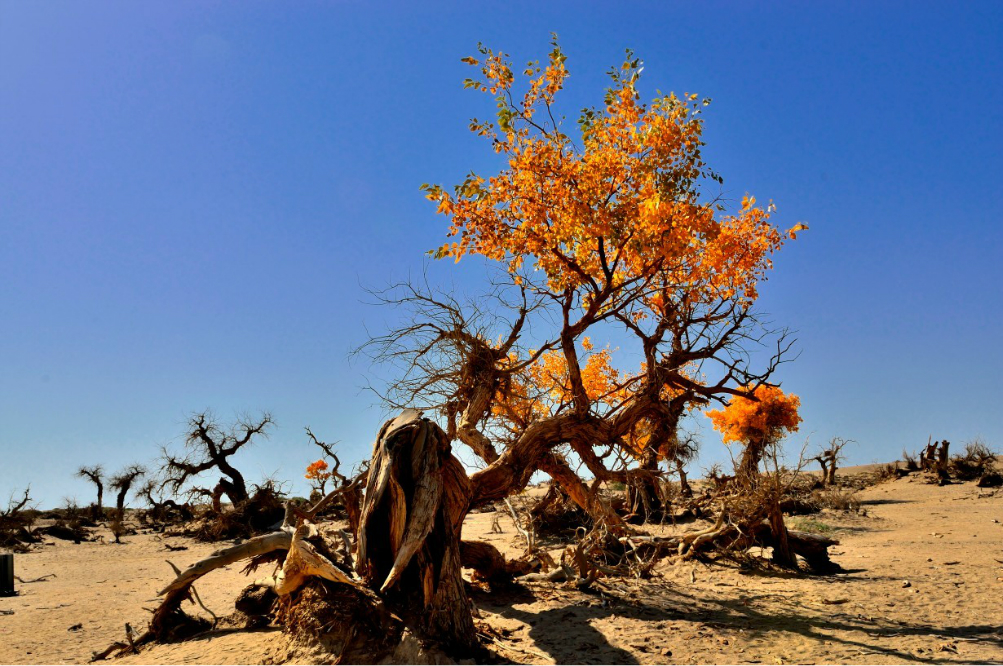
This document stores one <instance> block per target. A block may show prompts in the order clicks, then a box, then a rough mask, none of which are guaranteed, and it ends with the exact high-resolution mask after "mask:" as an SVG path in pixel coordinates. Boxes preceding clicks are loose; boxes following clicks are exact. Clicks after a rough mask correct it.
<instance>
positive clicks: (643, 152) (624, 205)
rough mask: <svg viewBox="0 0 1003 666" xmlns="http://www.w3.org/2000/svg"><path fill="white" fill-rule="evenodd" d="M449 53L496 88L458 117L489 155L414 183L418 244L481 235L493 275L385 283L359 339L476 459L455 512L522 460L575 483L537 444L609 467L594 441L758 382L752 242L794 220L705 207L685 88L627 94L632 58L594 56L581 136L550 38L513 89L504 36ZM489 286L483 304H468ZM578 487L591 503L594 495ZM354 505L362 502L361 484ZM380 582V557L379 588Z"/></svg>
mask: <svg viewBox="0 0 1003 666" xmlns="http://www.w3.org/2000/svg"><path fill="white" fill-rule="evenodd" d="M468 62H470V63H471V64H472V65H473V66H475V67H477V68H479V70H480V78H478V79H470V80H469V81H468V87H471V88H474V89H477V90H480V91H482V92H487V93H489V94H492V95H494V96H495V97H496V102H497V105H498V113H497V121H496V122H482V121H478V120H474V121H473V122H472V123H471V129H472V130H473V131H474V132H475V133H476V134H478V135H480V136H483V137H484V138H486V139H487V140H488V141H489V142H490V144H491V146H492V148H493V149H494V151H495V152H496V153H498V154H500V155H501V156H502V158H503V160H504V164H505V165H506V166H505V167H503V168H502V170H501V171H500V172H498V173H497V174H495V175H492V176H491V177H488V178H486V177H482V176H479V175H475V174H471V175H470V176H468V177H467V178H466V179H465V180H464V181H463V182H462V183H461V184H459V185H457V186H456V187H455V188H454V189H453V190H452V192H450V191H448V190H446V189H445V188H443V187H441V186H437V185H426V186H424V189H425V191H426V193H427V196H428V198H429V199H431V200H432V201H434V202H435V203H436V204H437V206H438V210H439V212H440V213H442V214H444V215H446V216H447V217H448V218H449V219H450V230H449V234H450V236H452V237H453V239H454V240H452V241H451V242H448V243H446V244H444V245H443V246H441V247H440V248H438V249H437V250H436V251H435V252H434V253H433V254H434V256H435V257H438V258H449V259H452V260H454V261H460V260H462V259H463V258H464V257H466V256H468V255H475V256H476V255H480V256H482V257H485V258H486V259H488V260H489V261H495V262H498V263H499V264H500V265H501V266H502V267H503V270H504V271H505V274H504V278H507V279H498V280H496V281H495V283H494V285H493V289H492V291H491V292H490V294H489V297H488V298H482V299H479V300H478V307H474V308H464V307H463V306H462V305H461V304H460V303H459V302H458V299H455V298H451V297H449V296H448V295H442V294H435V293H430V291H429V290H423V289H418V288H416V287H415V286H413V285H411V284H405V285H402V286H400V292H399V294H402V295H398V296H397V301H396V302H397V303H404V304H407V305H410V306H411V312H410V313H409V315H408V320H409V322H410V323H408V324H407V325H406V326H405V327H403V328H398V329H396V330H393V331H391V332H390V333H388V334H386V335H383V336H380V337H378V338H377V339H376V340H375V345H376V351H377V354H376V355H377V357H378V358H382V359H386V360H389V361H392V362H396V363H397V364H398V367H399V368H401V369H403V370H404V373H403V375H402V376H401V377H402V378H400V379H398V380H397V381H396V383H394V384H393V386H392V388H393V389H394V390H395V391H397V393H398V395H403V397H404V398H405V400H398V404H399V406H404V403H405V401H409V402H410V403H411V405H416V404H417V405H423V406H425V405H428V406H434V407H435V408H436V409H437V411H438V412H439V414H440V415H441V416H442V417H443V420H444V421H445V424H446V431H445V435H446V438H447V441H448V440H449V439H453V438H455V439H457V440H459V441H460V442H462V443H464V444H466V445H467V446H469V447H470V448H471V449H472V450H473V451H474V452H475V453H476V454H477V455H478V456H479V457H480V458H481V459H482V460H483V462H484V463H485V466H484V467H483V469H481V470H479V471H477V472H475V473H474V474H473V475H471V476H470V478H469V481H463V482H460V481H458V480H457V481H456V483H457V487H455V488H452V489H449V488H446V489H444V490H443V491H442V492H443V494H444V496H450V497H456V496H460V497H462V498H464V500H463V501H462V502H460V504H459V508H458V509H457V510H458V511H459V515H460V516H462V515H464V514H465V513H466V511H467V510H469V508H470V507H472V506H476V505H479V504H483V503H488V502H494V501H498V500H501V499H504V498H505V497H507V496H508V495H509V494H511V493H513V492H516V491H518V490H519V489H521V488H522V487H524V486H525V485H526V483H527V482H528V481H529V479H530V477H531V476H532V474H533V473H534V472H535V471H536V470H538V469H539V470H543V471H545V472H547V473H548V474H551V476H554V478H555V481H557V482H558V483H561V484H562V485H563V486H565V488H566V489H567V490H569V494H570V495H571V496H572V497H575V492H576V491H577V492H579V493H581V490H582V483H581V479H580V478H579V477H578V476H577V475H575V474H574V473H573V472H572V473H571V474H570V475H568V477H567V479H566V480H565V479H564V478H562V476H557V475H555V474H554V473H552V471H551V470H554V472H556V473H557V474H558V475H560V474H562V472H563V470H565V469H569V468H568V467H567V465H566V461H563V460H560V459H558V458H557V457H556V456H555V451H557V450H560V449H561V448H564V449H566V450H568V451H570V452H573V453H574V454H575V455H576V456H577V457H578V458H579V459H580V460H581V462H582V463H583V464H584V465H585V467H586V468H587V470H588V472H590V473H591V474H592V475H593V476H594V477H595V478H597V479H601V480H623V479H624V478H625V474H624V472H623V471H618V470H612V469H610V468H609V466H608V465H607V464H606V463H605V462H604V459H603V454H605V452H606V450H607V449H609V448H617V447H622V446H623V441H624V438H625V437H627V436H628V435H629V434H630V433H631V431H632V430H633V429H634V428H635V427H637V425H638V424H639V423H640V422H642V421H645V420H648V421H651V422H655V423H658V422H660V421H661V424H662V425H664V426H665V428H664V430H665V431H670V430H672V429H673V428H674V426H675V425H677V424H678V417H679V414H681V413H682V412H683V411H684V407H685V404H686V403H687V402H694V401H697V400H701V401H707V400H714V399H721V398H722V397H723V396H744V395H750V394H752V393H754V391H755V390H756V389H757V388H758V387H759V386H762V385H765V381H766V380H767V378H768V377H769V375H770V374H771V373H772V371H773V370H774V369H775V367H776V365H777V364H779V363H780V362H781V360H782V357H783V354H784V353H785V352H787V351H789V349H790V346H789V343H788V342H786V341H785V337H784V335H783V334H781V335H780V336H779V337H778V338H777V340H776V345H777V347H776V352H775V353H774V354H773V356H772V357H771V358H770V359H769V360H768V361H767V362H766V364H765V367H763V368H760V369H754V368H753V367H752V363H751V360H750V355H749V353H748V349H747V345H748V344H761V343H763V341H764V340H765V339H766V336H767V335H768V334H769V333H770V332H768V331H764V330H763V328H762V327H761V326H758V321H757V319H756V316H755V314H754V312H753V309H752V307H753V304H754V302H755V300H756V298H757V295H758V294H757V284H758V282H759V280H760V279H761V278H762V277H763V276H764V274H765V272H766V271H767V270H768V269H769V268H770V266H771V263H770V261H771V260H770V257H771V255H772V254H773V253H774V252H776V251H777V250H779V249H780V247H781V246H782V244H783V242H784V240H785V239H786V238H787V237H789V236H790V235H792V234H793V233H794V230H792V231H791V232H790V233H789V234H787V235H785V234H784V233H782V232H780V231H779V230H777V229H776V228H775V227H774V226H773V225H772V224H770V222H769V217H770V214H771V213H772V206H770V207H766V208H762V207H758V206H756V202H755V199H754V198H752V197H746V198H745V199H744V200H743V201H742V203H741V206H740V207H739V208H738V210H737V211H736V212H734V213H733V214H720V215H719V213H720V212H721V211H720V206H719V204H718V202H716V201H711V202H706V201H704V200H702V198H701V194H700V192H699V188H698V184H699V183H700V182H704V181H706V180H708V179H714V178H716V175H715V174H713V172H712V171H710V169H709V168H707V167H706V165H705V164H704V163H703V160H702V157H701V153H700V147H701V146H702V141H701V132H702V119H701V118H700V114H701V112H702V108H703V106H704V101H703V100H699V99H698V98H697V97H696V96H692V95H687V96H684V97H682V98H680V97H676V96H675V95H667V96H663V97H659V98H657V99H656V100H655V101H654V102H652V103H651V104H650V105H644V104H642V103H640V101H639V94H638V92H637V87H636V84H637V80H638V76H639V75H640V69H641V65H640V62H639V61H638V60H636V59H633V58H629V59H628V61H627V62H626V63H624V66H623V67H622V68H618V69H615V70H613V71H612V72H611V77H612V85H611V86H610V88H609V89H608V90H607V94H606V99H605V104H604V106H603V108H602V109H599V110H594V109H593V110H587V111H586V112H584V113H583V115H582V117H581V119H580V122H579V126H580V128H581V132H580V135H581V136H580V143H578V142H576V141H574V140H572V138H571V137H570V136H569V135H568V134H567V133H566V132H565V130H564V128H563V126H562V125H561V124H560V123H558V122H557V121H555V120H554V116H553V115H552V106H553V103H554V101H555V98H556V96H557V94H558V92H559V91H560V90H561V88H562V87H563V84H564V80H565V77H566V75H567V71H566V69H565V57H564V54H563V53H562V52H561V50H560V49H559V48H558V47H557V46H556V45H555V47H554V49H553V51H552V52H551V53H550V56H549V59H548V61H547V63H546V64H545V65H543V66H538V65H533V66H531V67H529V68H528V71H527V75H528V76H529V78H530V80H529V82H528V84H527V89H526V91H525V94H524V95H523V97H522V98H521V99H517V98H516V97H515V94H514V88H513V87H514V81H515V73H514V72H513V70H512V67H511V65H510V64H509V62H508V61H507V57H506V56H505V55H504V54H502V53H496V52H493V51H490V50H488V49H482V50H481V54H480V57H478V58H471V59H469V60H468ZM492 303H494V304H500V305H501V306H502V307H501V308H498V309H492V311H490V312H486V311H485V310H486V309H487V308H488V307H489V304H492ZM411 314H417V315H418V316H416V317H412V316H411ZM613 326H621V327H623V328H625V329H626V330H627V331H628V332H629V333H632V334H633V338H634V339H635V340H636V341H637V342H638V343H639V344H638V346H639V348H640V349H639V351H640V352H641V356H642V359H643V362H642V363H641V366H640V367H639V368H637V369H635V370H632V371H625V370H621V369H620V368H618V367H617V365H616V364H615V363H614V360H613V354H614V351H613V350H612V349H611V347H610V346H609V345H608V344H605V345H602V344H597V343H596V342H597V341H596V339H595V336H597V335H602V334H603V333H604V331H607V330H609V328H610V327H613ZM711 372H714V373H716V374H715V375H714V376H712V378H711V380H710V381H705V380H703V377H704V376H707V375H709V374H710V373H711ZM674 398H678V399H677V401H676V402H675V403H673V399H674ZM752 400H756V398H755V397H752ZM668 437H669V435H668V434H666V436H665V437H664V439H668ZM653 446H656V445H655V444H653ZM379 455H380V451H377V456H376V457H374V462H373V467H372V468H371V469H372V471H371V474H370V483H373V482H374V478H381V477H382V476H383V475H385V474H386V473H388V472H387V470H386V469H385V468H382V467H377V462H376V461H377V459H378V457H379ZM396 455H400V454H396ZM555 463H556V464H555ZM415 464H416V465H417V464H418V463H415ZM404 466H405V467H407V464H406V463H405V464H404ZM377 472H379V473H377ZM374 474H375V477H374ZM449 478H452V477H447V480H448V479H449ZM468 484H469V485H468ZM565 484H566V485H565ZM407 485H408V484H407V483H402V487H407ZM467 488H469V490H468V489H467ZM583 494H584V497H581V498H580V499H581V503H583V504H584V505H585V506H587V507H588V508H589V509H590V512H592V513H593V515H597V517H599V518H600V519H605V518H606V516H608V515H609V512H601V511H602V510H601V508H600V507H599V506H598V502H596V501H595V498H594V496H591V495H590V494H587V493H583ZM366 506H367V507H371V508H373V509H375V507H374V506H373V505H371V504H370V493H369V492H367V497H366ZM384 513H385V511H384ZM365 516H366V512H365V509H364V517H365ZM385 518H386V520H387V521H388V522H387V524H388V525H392V524H394V520H393V516H390V515H387V516H385ZM409 520H410V516H409ZM609 527H610V528H612V527H613V526H612V525H609ZM447 544H448V541H447ZM447 551H448V547H447ZM400 552H404V553H405V556H407V551H406V550H405V551H400ZM405 561H406V560H405ZM396 570H397V568H396V567H395V568H394V571H396ZM396 583H397V580H396V578H395V577H394V576H391V577H389V578H388V579H387V581H386V583H384V589H386V585H388V584H389V585H392V584H396ZM443 612H445V613H446V614H447V615H448V616H450V617H452V618H453V621H454V623H453V625H452V626H453V627H454V628H455V627H460V626H464V627H466V626H467V624H468V623H467V622H466V621H463V624H462V625H461V619H460V617H459V616H458V615H457V613H458V612H459V611H458V610H457V608H455V607H453V608H451V609H449V610H448V611H447V610H445V609H443ZM461 633H462V632H461ZM466 636H467V637H466V638H465V639H463V640H467V641H469V634H466ZM455 637H456V638H457V639H458V640H460V638H459V635H457V636H455Z"/></svg>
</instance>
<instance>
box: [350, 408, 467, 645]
mask: <svg viewBox="0 0 1003 666" xmlns="http://www.w3.org/2000/svg"><path fill="white" fill-rule="evenodd" d="M470 495H471V493H470V482H469V480H468V478H467V475H466V472H465V471H464V470H463V467H462V466H461V465H460V463H459V461H458V460H456V458H455V457H453V455H452V453H451V451H450V445H449V439H448V437H447V435H446V433H445V432H443V431H442V429H441V428H439V427H438V426H437V425H435V424H434V423H432V422H431V421H429V420H428V419H423V418H421V413H420V412H417V411H415V410H405V412H404V413H402V414H401V416H399V417H397V418H396V419H394V420H393V421H390V422H388V423H387V424H386V425H384V426H383V429H382V430H381V432H380V436H379V437H378V438H377V440H376V447H375V449H374V451H373V457H372V462H371V466H370V471H369V479H368V483H367V485H366V495H365V499H364V501H363V505H362V513H361V516H360V521H359V532H358V560H357V563H356V570H357V571H358V573H359V575H360V576H361V577H362V579H363V580H364V581H365V582H366V584H367V585H368V586H369V587H371V588H373V589H376V590H379V591H380V592H381V593H383V594H384V598H385V599H386V602H387V604H388V606H389V607H390V608H391V609H392V610H393V611H394V612H395V613H397V614H398V615H399V616H400V617H401V618H402V619H403V620H404V623H405V624H406V625H407V626H408V627H410V628H411V629H412V630H413V631H414V632H415V633H416V634H417V635H418V636H419V638H421V639H424V640H430V641H434V642H436V643H438V644H440V645H442V646H445V647H448V648H449V649H450V651H451V652H453V653H464V652H470V651H472V650H473V649H474V648H475V647H476V645H477V640H476V635H475V631H474V622H473V616H472V615H471V608H470V602H469V600H468V599H467V595H466V593H465V591H464V588H463V578H462V575H461V568H462V560H461V553H460V531H461V528H462V525H463V519H464V518H465V517H466V515H467V511H468V509H469V506H470Z"/></svg>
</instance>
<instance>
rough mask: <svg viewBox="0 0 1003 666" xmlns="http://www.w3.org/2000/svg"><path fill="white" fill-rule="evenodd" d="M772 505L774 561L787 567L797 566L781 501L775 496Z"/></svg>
mask: <svg viewBox="0 0 1003 666" xmlns="http://www.w3.org/2000/svg"><path fill="white" fill-rule="evenodd" d="M771 501H772V504H771V506H770V531H771V532H773V561H774V562H775V563H776V564H778V565H780V566H782V567H787V568H796V567H797V560H796V559H795V558H794V553H792V552H791V546H790V543H789V542H788V538H787V526H786V525H785V524H784V514H783V512H781V510H780V502H778V501H777V498H776V497H774V498H773V499H772V500H771Z"/></svg>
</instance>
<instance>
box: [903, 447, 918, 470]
mask: <svg viewBox="0 0 1003 666" xmlns="http://www.w3.org/2000/svg"><path fill="white" fill-rule="evenodd" d="M902 462H904V463H905V468H906V470H907V471H909V472H915V471H917V470H918V469H919V463H918V462H917V461H916V456H914V455H912V454H911V453H909V452H908V451H906V450H905V449H903V450H902Z"/></svg>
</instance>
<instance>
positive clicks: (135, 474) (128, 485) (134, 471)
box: [109, 465, 146, 520]
mask: <svg viewBox="0 0 1003 666" xmlns="http://www.w3.org/2000/svg"><path fill="white" fill-rule="evenodd" d="M144 474H146V468H145V467H143V466H142V465H130V466H128V467H126V468H125V469H123V470H122V471H121V472H119V473H118V474H116V475H115V476H113V477H112V478H111V480H110V481H109V485H111V487H112V489H113V490H114V491H115V514H116V515H117V516H118V520H122V518H123V517H124V516H125V498H126V496H127V495H128V494H129V490H131V489H132V484H133V483H135V482H136V479H138V478H139V477H141V476H143V475H144Z"/></svg>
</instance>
